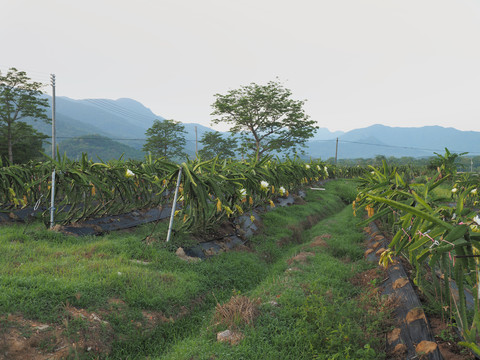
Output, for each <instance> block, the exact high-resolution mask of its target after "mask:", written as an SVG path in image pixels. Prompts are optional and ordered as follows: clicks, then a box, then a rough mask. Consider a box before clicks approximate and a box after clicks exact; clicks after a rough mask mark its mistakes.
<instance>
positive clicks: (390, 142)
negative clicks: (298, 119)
mask: <svg viewBox="0 0 480 360" xmlns="http://www.w3.org/2000/svg"><path fill="white" fill-rule="evenodd" d="M338 141H339V145H338V158H339V159H342V158H344V159H352V158H371V157H375V156H377V155H384V156H386V157H389V156H395V157H402V156H411V157H425V156H433V155H434V152H439V153H443V152H444V148H445V147H447V148H448V149H449V150H450V151H453V152H457V153H460V152H469V153H470V154H472V155H474V154H479V153H480V132H475V131H460V130H457V129H454V128H444V127H441V126H424V127H405V128H403V127H389V126H384V125H372V126H369V127H366V128H361V129H355V130H351V131H348V132H346V133H344V134H343V135H341V136H339V137H338ZM335 142H336V140H335V139H330V140H328V141H320V140H313V141H309V142H308V151H307V153H308V154H309V155H310V156H312V157H314V158H322V159H324V160H326V159H328V158H331V157H334V156H335V147H336V143H335Z"/></svg>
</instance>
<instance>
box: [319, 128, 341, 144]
mask: <svg viewBox="0 0 480 360" xmlns="http://www.w3.org/2000/svg"><path fill="white" fill-rule="evenodd" d="M343 134H345V133H344V132H343V131H334V132H331V131H330V130H328V129H327V128H322V127H321V128H319V129H317V131H316V132H315V135H314V136H313V138H312V139H311V141H315V140H331V139H336V138H337V137H339V136H342V135H343Z"/></svg>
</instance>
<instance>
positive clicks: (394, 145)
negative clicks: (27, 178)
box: [28, 97, 480, 160]
mask: <svg viewBox="0 0 480 360" xmlns="http://www.w3.org/2000/svg"><path fill="white" fill-rule="evenodd" d="M48 99H49V101H50V102H51V98H48ZM56 105H57V107H56V110H57V111H56V129H57V139H58V140H57V141H58V142H59V143H60V142H61V143H62V146H64V147H65V146H67V144H68V143H69V141H73V140H71V139H72V138H75V137H79V136H82V135H91V134H97V135H101V136H103V137H105V138H110V139H111V140H114V141H117V142H119V143H122V144H124V145H128V146H130V147H132V148H134V149H136V150H137V151H140V152H141V149H142V146H143V144H144V141H145V131H146V130H147V129H148V128H149V127H151V126H152V124H153V121H154V120H156V119H158V120H163V119H164V118H163V117H162V116H159V115H156V114H154V113H153V112H152V111H151V110H150V109H148V108H147V107H145V106H144V105H142V104H141V103H139V102H138V101H135V100H133V99H128V98H122V99H118V100H109V99H84V100H73V99H70V98H67V97H57V99H56ZM28 123H29V124H31V125H33V126H34V128H35V129H37V130H38V131H40V132H42V133H45V134H47V135H50V134H51V126H50V125H48V124H44V123H41V122H33V121H28ZM183 125H184V126H185V130H186V131H187V134H186V135H185V138H186V140H187V143H186V149H185V152H186V153H187V154H188V156H189V157H194V156H195V145H196V139H197V140H198V149H199V150H200V149H201V148H202V146H201V144H200V140H201V138H202V135H203V134H204V133H205V132H206V131H213V130H212V129H210V128H208V127H206V126H203V125H200V124H195V123H184V124H183ZM195 128H196V129H197V135H196V134H195ZM337 138H338V158H340V159H342V158H345V159H352V158H371V157H375V156H376V155H384V156H386V157H389V156H395V157H402V156H411V157H425V156H432V155H433V152H434V151H435V152H443V151H444V148H445V147H448V148H449V149H450V150H451V151H453V152H458V153H459V152H470V153H471V154H472V155H474V154H480V133H479V132H474V131H460V130H457V129H454V128H444V127H441V126H424V127H389V126H384V125H372V126H369V127H366V128H360V129H355V130H351V131H348V132H342V131H336V132H331V131H329V130H328V129H327V128H320V129H318V130H317V132H316V133H315V136H314V137H313V138H312V139H311V140H310V141H308V142H307V148H306V149H305V150H306V154H305V156H304V157H305V158H310V157H312V158H321V159H324V160H326V159H328V158H331V157H334V156H335V148H336V139H337ZM102 139H103V140H102ZM100 141H104V142H105V144H104V146H105V149H104V150H106V148H108V147H109V146H111V143H109V142H107V140H105V139H104V138H100V140H98V139H97V143H98V142H100ZM95 149H96V150H95V151H100V149H99V148H98V147H96V148H95ZM124 150H125V151H124V152H125V153H126V154H132V156H138V153H136V154H137V155H134V154H135V152H132V151H130V150H128V151H127V149H124ZM102 151H103V150H102ZM107 153H108V152H107ZM91 156H95V154H91ZM104 160H108V158H105V159H104Z"/></svg>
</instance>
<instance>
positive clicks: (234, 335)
mask: <svg viewBox="0 0 480 360" xmlns="http://www.w3.org/2000/svg"><path fill="white" fill-rule="evenodd" d="M242 339H243V334H242V333H241V332H238V331H231V330H229V329H227V330H225V331H221V332H219V333H217V341H219V342H228V343H230V345H235V344H238V343H239V342H240V340H242Z"/></svg>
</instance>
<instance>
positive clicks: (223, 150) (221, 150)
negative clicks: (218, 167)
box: [198, 131, 237, 159]
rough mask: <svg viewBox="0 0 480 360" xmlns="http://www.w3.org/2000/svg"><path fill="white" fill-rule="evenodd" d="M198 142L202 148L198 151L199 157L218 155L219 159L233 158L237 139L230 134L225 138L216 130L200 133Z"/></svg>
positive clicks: (207, 157)
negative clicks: (200, 136)
mask: <svg viewBox="0 0 480 360" xmlns="http://www.w3.org/2000/svg"><path fill="white" fill-rule="evenodd" d="M200 143H201V144H202V145H203V148H202V149H200V150H199V151H198V153H199V155H200V157H202V158H205V159H212V158H214V157H215V156H217V155H218V157H219V158H221V159H226V158H234V157H235V155H236V154H235V150H236V148H237V140H236V139H235V138H234V137H233V136H230V138H229V139H225V138H224V137H223V136H222V134H221V133H220V132H218V131H207V132H205V133H204V134H203V135H202V138H201V139H200Z"/></svg>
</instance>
